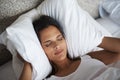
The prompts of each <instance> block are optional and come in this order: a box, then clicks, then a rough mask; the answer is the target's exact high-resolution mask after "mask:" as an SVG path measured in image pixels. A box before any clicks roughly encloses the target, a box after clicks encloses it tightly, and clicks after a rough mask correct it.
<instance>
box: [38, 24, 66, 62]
mask: <svg viewBox="0 0 120 80" xmlns="http://www.w3.org/2000/svg"><path fill="white" fill-rule="evenodd" d="M39 38H40V41H41V44H42V47H43V49H44V51H45V53H46V55H47V57H48V58H49V60H50V61H52V62H54V63H56V62H59V61H62V60H64V59H65V58H67V47H66V41H65V39H64V37H63V35H62V34H61V32H60V31H59V30H58V29H57V28H56V27H55V26H52V25H51V26H49V27H48V28H45V29H43V30H42V31H40V32H39Z"/></svg>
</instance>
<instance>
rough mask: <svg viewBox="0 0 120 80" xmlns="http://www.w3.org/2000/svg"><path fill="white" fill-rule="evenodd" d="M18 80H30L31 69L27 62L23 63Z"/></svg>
mask: <svg viewBox="0 0 120 80" xmlns="http://www.w3.org/2000/svg"><path fill="white" fill-rule="evenodd" d="M19 80H32V67H31V65H30V63H28V62H25V63H24V67H23V71H22V73H21V76H20V78H19Z"/></svg>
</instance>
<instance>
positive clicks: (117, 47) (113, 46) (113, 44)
mask: <svg viewBox="0 0 120 80" xmlns="http://www.w3.org/2000/svg"><path fill="white" fill-rule="evenodd" d="M99 47H101V48H103V49H105V50H108V51H111V52H115V53H120V39H119V38H112V37H104V39H103V41H102V43H101V44H100V45H99Z"/></svg>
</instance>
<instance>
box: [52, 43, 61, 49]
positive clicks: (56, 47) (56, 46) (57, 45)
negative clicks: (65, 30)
mask: <svg viewBox="0 0 120 80" xmlns="http://www.w3.org/2000/svg"><path fill="white" fill-rule="evenodd" d="M53 48H54V49H55V50H58V49H60V46H59V44H58V43H57V42H54V45H53Z"/></svg>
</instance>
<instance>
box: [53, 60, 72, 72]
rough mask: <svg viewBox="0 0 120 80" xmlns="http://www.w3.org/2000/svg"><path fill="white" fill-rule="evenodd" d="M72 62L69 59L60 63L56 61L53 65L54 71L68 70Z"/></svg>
mask: <svg viewBox="0 0 120 80" xmlns="http://www.w3.org/2000/svg"><path fill="white" fill-rule="evenodd" d="M72 62H73V61H72V60H71V59H69V58H66V59H64V60H62V61H58V62H56V63H55V64H54V67H55V70H56V71H61V70H64V69H66V68H68V67H69V66H70V65H71V63H72Z"/></svg>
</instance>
